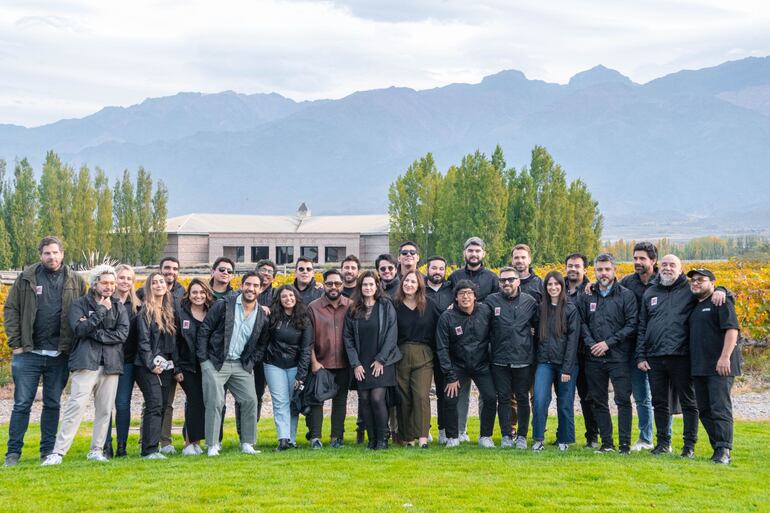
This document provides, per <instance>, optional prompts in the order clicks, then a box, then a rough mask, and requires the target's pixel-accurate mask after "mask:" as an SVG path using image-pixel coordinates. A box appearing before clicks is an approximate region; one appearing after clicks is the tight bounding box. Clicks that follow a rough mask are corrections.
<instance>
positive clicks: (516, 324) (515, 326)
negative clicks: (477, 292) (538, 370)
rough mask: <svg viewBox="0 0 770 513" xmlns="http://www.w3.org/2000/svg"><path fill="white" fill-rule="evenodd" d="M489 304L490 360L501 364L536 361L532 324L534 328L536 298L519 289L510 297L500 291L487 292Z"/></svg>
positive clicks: (487, 303)
mask: <svg viewBox="0 0 770 513" xmlns="http://www.w3.org/2000/svg"><path fill="white" fill-rule="evenodd" d="M484 304H485V305H487V306H488V307H489V314H490V317H489V319H490V323H491V331H490V335H489V340H490V352H491V359H492V363H496V364H500V365H531V364H533V363H534V361H535V341H534V337H533V336H532V328H537V317H538V309H537V301H535V298H533V297H532V296H530V295H529V294H525V293H524V292H521V291H519V293H518V294H516V296H514V297H513V298H509V297H507V296H506V295H505V294H503V293H502V292H497V293H495V294H490V295H489V296H487V298H486V299H485V300H484Z"/></svg>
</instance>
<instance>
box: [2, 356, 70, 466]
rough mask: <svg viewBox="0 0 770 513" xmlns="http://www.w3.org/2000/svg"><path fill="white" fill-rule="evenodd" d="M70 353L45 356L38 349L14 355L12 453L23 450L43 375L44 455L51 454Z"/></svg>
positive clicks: (9, 445) (10, 432)
mask: <svg viewBox="0 0 770 513" xmlns="http://www.w3.org/2000/svg"><path fill="white" fill-rule="evenodd" d="M67 360H68V356H67V355H66V354H60V355H59V356H56V357H52V356H42V355H39V354H35V353H29V352H24V353H19V354H15V355H13V361H12V363H11V373H12V375H13V385H14V392H13V412H12V413H11V422H10V425H9V426H8V454H13V453H15V454H21V448H22V447H23V446H24V435H25V434H26V433H27V427H29V411H30V409H31V408H32V403H33V401H34V400H35V394H36V393H37V386H38V384H39V383H40V378H42V379H43V413H42V415H41V416H40V456H41V457H42V456H47V455H49V454H50V453H51V452H52V451H53V447H54V444H55V443H56V429H57V428H58V426H59V409H60V406H61V393H62V390H64V387H65V385H66V384H67V378H68V377H69V367H68V366H67Z"/></svg>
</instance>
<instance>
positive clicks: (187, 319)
mask: <svg viewBox="0 0 770 513" xmlns="http://www.w3.org/2000/svg"><path fill="white" fill-rule="evenodd" d="M176 317H177V321H176V347H177V353H178V355H177V360H176V361H175V362H174V364H175V365H176V367H177V368H178V369H179V370H183V371H185V372H198V368H199V367H200V366H199V365H198V357H197V355H196V353H195V344H196V341H197V339H198V330H199V329H200V326H201V324H202V323H203V321H199V320H198V319H196V318H195V317H194V316H193V314H192V311H191V309H190V304H189V303H182V304H180V305H179V308H177V314H176Z"/></svg>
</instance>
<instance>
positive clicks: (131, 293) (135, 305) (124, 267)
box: [115, 264, 142, 314]
mask: <svg viewBox="0 0 770 513" xmlns="http://www.w3.org/2000/svg"><path fill="white" fill-rule="evenodd" d="M123 271H128V272H129V273H131V281H132V282H133V281H135V280H136V272H135V271H134V268H133V267H131V266H130V265H128V264H118V265H117V266H116V267H115V275H116V276H117V275H118V274H120V273H121V272H123ZM128 299H130V300H131V310H132V312H131V313H133V314H136V312H138V311H139V307H141V306H142V303H141V301H139V297H138V296H137V295H136V288H135V287H134V286H132V287H131V288H130V289H128Z"/></svg>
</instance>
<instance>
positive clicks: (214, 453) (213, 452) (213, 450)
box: [207, 444, 219, 457]
mask: <svg viewBox="0 0 770 513" xmlns="http://www.w3.org/2000/svg"><path fill="white" fill-rule="evenodd" d="M207 454H208V455H209V456H210V457H214V456H219V445H217V444H214V445H212V446H211V447H209V449H208V451H207Z"/></svg>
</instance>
